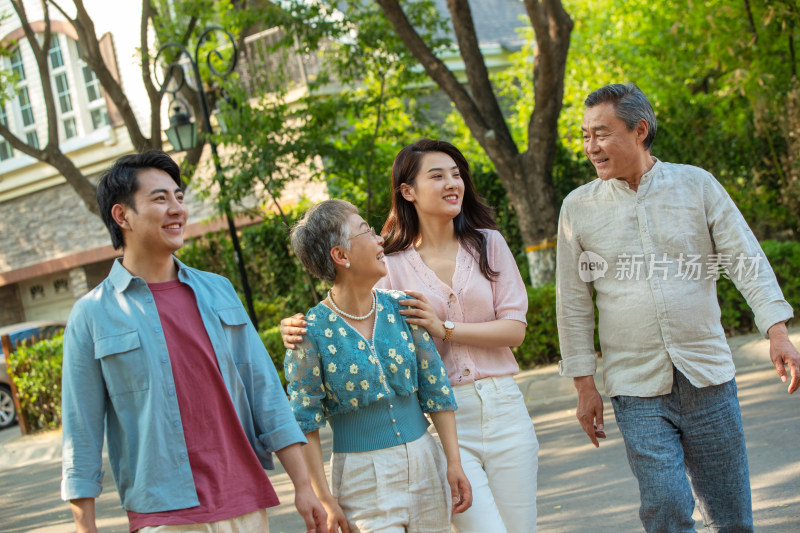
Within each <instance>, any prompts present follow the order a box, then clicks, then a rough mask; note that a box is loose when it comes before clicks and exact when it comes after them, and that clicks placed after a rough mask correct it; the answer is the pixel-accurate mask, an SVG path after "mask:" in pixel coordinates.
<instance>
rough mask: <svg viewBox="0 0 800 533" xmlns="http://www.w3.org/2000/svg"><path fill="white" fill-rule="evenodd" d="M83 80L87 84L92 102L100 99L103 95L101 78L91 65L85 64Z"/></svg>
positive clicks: (87, 95)
mask: <svg viewBox="0 0 800 533" xmlns="http://www.w3.org/2000/svg"><path fill="white" fill-rule="evenodd" d="M82 70H83V82H84V84H85V85H86V97H87V99H88V100H89V101H90V102H94V101H95V100H100V99H101V98H103V95H102V94H101V93H100V80H98V79H97V75H96V74H95V73H94V71H93V70H92V69H90V68H89V65H83V69H82Z"/></svg>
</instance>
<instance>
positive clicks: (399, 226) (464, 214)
mask: <svg viewBox="0 0 800 533" xmlns="http://www.w3.org/2000/svg"><path fill="white" fill-rule="evenodd" d="M429 152H441V153H444V154H447V155H449V156H450V157H451V158H453V161H455V163H456V166H457V167H458V171H459V173H460V174H461V180H462V181H463V182H464V198H463V200H462V202H461V212H460V213H459V214H458V215H456V217H455V218H454V219H453V228H454V229H455V233H456V237H457V238H458V240H459V242H460V243H461V244H462V245H464V246H465V247H466V248H467V250H468V251H469V253H470V254H472V256H473V257H475V258H476V259H477V260H478V265H479V266H480V269H481V274H483V276H484V277H485V278H486V279H488V280H489V281H493V280H494V279H495V278H496V277H497V275H498V272H496V271H494V270H492V267H491V266H490V265H489V258H488V253H487V251H486V236H485V235H484V234H483V233H482V232H480V231H478V230H480V229H494V230H496V229H498V228H497V224H496V223H495V221H494V210H493V209H492V208H491V207H489V206H488V205H486V204H485V203H483V200H482V199H481V197H480V196H478V193H477V192H476V191H475V185H474V184H473V183H472V175H471V174H470V173H469V163H467V160H466V158H465V157H464V155H463V154H462V153H461V152H460V151H459V149H458V148H456V147H455V146H453V145H452V144H450V143H449V142H446V141H434V140H431V139H422V140H419V141H417V142H415V143H414V144H409V145H408V146H406V147H405V148H403V149H402V150H400V153H398V154H397V157H395V159H394V164H393V165H392V210H391V211H390V212H389V217H388V218H387V219H386V223H385V224H384V225H383V229H382V230H381V235H383V238H384V239H385V241H386V243H385V244H384V246H383V248H384V252H385V253H387V254H392V253H395V252H401V251H403V250H406V249H407V248H408V247H409V246H412V245H413V244H414V241H415V240H416V239H417V237H418V236H419V218H417V210H416V209H415V208H414V204H413V203H411V202H409V201H408V200H406V199H405V198H403V194H402V192H401V190H400V186H401V185H402V184H404V183H407V184H408V185H410V186H412V187H413V186H414V180H415V179H416V177H417V173H418V172H419V168H420V161H421V160H422V156H423V155H425V154H426V153H429Z"/></svg>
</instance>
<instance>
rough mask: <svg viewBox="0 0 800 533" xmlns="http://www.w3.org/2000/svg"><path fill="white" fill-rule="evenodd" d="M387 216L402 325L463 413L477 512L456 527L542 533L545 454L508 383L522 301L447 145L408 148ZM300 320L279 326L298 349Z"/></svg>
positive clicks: (518, 281)
mask: <svg viewBox="0 0 800 533" xmlns="http://www.w3.org/2000/svg"><path fill="white" fill-rule="evenodd" d="M392 190H393V191H394V193H393V198H392V210H391V212H390V213H389V218H388V219H387V221H386V223H385V224H384V226H383V230H382V231H381V233H382V235H383V236H384V238H385V240H386V244H385V245H384V248H385V253H386V265H387V269H388V275H387V276H386V277H385V278H383V279H382V280H381V281H379V282H378V285H377V287H379V288H386V289H399V290H405V292H406V293H407V294H408V295H409V296H410V297H411V299H409V300H404V301H403V304H404V305H407V306H409V308H408V310H406V311H402V313H403V314H405V316H406V321H407V322H409V323H411V324H417V325H420V326H423V327H425V328H426V329H427V330H428V332H429V333H430V334H431V335H432V336H433V337H434V338H435V342H436V347H437V348H438V350H439V354H440V355H441V357H442V360H443V361H444V364H445V366H446V368H447V372H448V377H449V379H450V383H451V384H452V386H453V391H454V393H455V397H456V401H457V403H458V410H457V411H456V425H457V428H458V444H459V448H460V452H461V462H462V466H463V468H464V471H465V472H466V474H467V477H468V478H469V481H470V483H471V484H472V490H473V505H472V507H471V508H470V509H469V510H467V511H466V512H465V513H463V514H459V515H454V516H453V525H454V528H455V529H456V530H457V531H458V532H459V533H473V532H474V533H486V532H489V531H491V532H492V533H503V532H507V533H523V532H525V533H527V532H535V531H536V473H537V468H538V458H537V453H538V450H539V443H538V442H537V440H536V434H535V432H534V429H533V423H532V422H531V419H530V416H529V415H528V411H527V408H526V407H525V402H524V400H523V397H522V394H521V393H520V390H519V388H518V387H517V385H516V382H515V381H514V378H513V375H514V374H516V373H517V372H519V366H518V365H517V362H516V360H515V359H514V355H513V353H512V352H511V350H510V349H509V347H510V346H519V345H520V344H521V343H522V341H523V340H524V338H525V325H526V322H525V313H526V311H527V307H528V300H527V292H526V290H525V285H524V284H523V282H522V278H521V276H520V274H519V270H518V268H517V265H516V263H515V261H514V258H513V256H512V254H511V251H510V250H509V248H508V245H507V244H506V242H505V240H504V239H503V236H502V235H501V234H500V233H499V232H498V231H497V225H496V224H495V222H494V220H493V218H492V210H491V208H490V207H488V206H487V205H486V204H484V203H483V202H482V201H481V199H480V198H479V197H478V195H477V193H476V192H475V188H474V185H473V182H472V177H471V176H470V173H469V164H468V163H467V161H466V159H465V158H464V156H463V155H462V154H461V152H460V151H459V150H458V149H457V148H456V147H455V146H453V145H452V144H450V143H448V142H444V141H433V140H428V139H423V140H421V141H418V142H416V143H414V144H411V145H409V146H406V147H405V148H403V149H402V150H401V151H400V153H399V154H398V155H397V157H396V158H395V161H394V164H393V166H392ZM304 325H305V321H304V320H303V317H302V315H295V316H294V317H292V318H287V319H284V320H283V321H281V331H282V333H283V335H284V337H283V338H284V343H285V344H286V345H287V347H291V348H293V347H294V346H293V343H295V342H300V340H301V339H302V334H303V333H305V330H304V329H303V326H304Z"/></svg>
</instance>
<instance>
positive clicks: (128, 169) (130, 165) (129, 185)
mask: <svg viewBox="0 0 800 533" xmlns="http://www.w3.org/2000/svg"><path fill="white" fill-rule="evenodd" d="M146 168H154V169H156V170H163V171H164V172H166V173H167V174H169V177H170V178H172V181H174V182H175V184H176V185H177V186H178V187H181V188H182V187H183V183H181V169H180V167H179V166H178V164H177V163H176V162H175V161H173V160H172V158H171V157H170V156H168V155H167V154H166V153H164V152H162V151H161V150H148V151H147V152H143V153H141V154H131V155H126V156H123V157H120V158H119V159H117V160H116V161H114V164H113V165H112V166H111V168H109V169H108V170H106V171H105V172H103V176H102V177H101V178H100V183H98V184H97V207H99V208H100V216H101V217H102V218H103V222H104V223H105V225H106V227H107V228H108V232H109V233H110V234H111V244H112V245H113V246H114V249H115V250H117V249H119V248H121V247H122V246H123V245H124V244H125V242H124V241H123V239H122V230H121V229H120V227H119V225H118V224H117V222H116V221H115V220H114V217H112V216H111V208H112V207H114V204H122V205H126V206H128V207H130V208H132V209H133V210H134V211H136V206H135V205H133V195H134V194H135V193H136V191H137V190H139V180H138V174H139V171H140V170H143V169H146Z"/></svg>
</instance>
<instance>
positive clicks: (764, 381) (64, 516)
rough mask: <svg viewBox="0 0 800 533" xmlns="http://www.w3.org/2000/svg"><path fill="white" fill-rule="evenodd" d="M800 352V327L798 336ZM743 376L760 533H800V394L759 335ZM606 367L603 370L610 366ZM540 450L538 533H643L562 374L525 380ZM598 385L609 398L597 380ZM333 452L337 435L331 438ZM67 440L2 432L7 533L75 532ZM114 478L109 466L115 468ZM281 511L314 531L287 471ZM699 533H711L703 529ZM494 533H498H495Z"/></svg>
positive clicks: (1, 510)
mask: <svg viewBox="0 0 800 533" xmlns="http://www.w3.org/2000/svg"><path fill="white" fill-rule="evenodd" d="M790 334H791V339H792V341H793V342H794V344H795V346H800V328H792V329H791V330H790ZM729 344H730V345H731V348H732V349H733V352H734V361H735V363H736V367H737V378H736V379H737V384H738V387H739V401H740V403H741V406H742V416H743V419H744V429H745V437H746V439H747V450H748V458H749V461H750V473H751V485H752V493H753V509H754V515H755V522H756V531H761V532H765V533H767V532H768V533H797V532H798V531H800V449H799V448H798V441H799V440H800V403H799V402H800V396H799V395H800V392H799V393H795V394H794V395H793V396H789V395H788V394H787V393H786V385H784V384H782V383H781V382H780V381H779V380H778V378H777V376H776V374H775V370H774V368H773V367H772V365H771V363H770V362H769V355H768V343H767V341H765V340H764V339H761V338H760V336H758V335H747V336H741V337H734V338H732V339H729ZM601 368H602V367H601ZM517 382H518V383H519V385H520V389H521V390H522V392H523V394H524V396H525V400H526V403H527V405H528V409H529V412H530V413H531V418H532V419H533V422H534V426H535V427H536V432H537V435H538V438H539V442H540V454H539V490H538V494H537V497H538V509H539V520H538V531H539V532H540V533H556V532H559V533H560V532H565V533H573V532H591V533H618V532H627V531H642V528H641V525H640V523H639V520H638V516H637V510H638V502H639V495H638V490H637V486H636V482H635V480H634V479H633V476H632V475H631V473H630V470H629V468H628V464H627V462H626V460H625V449H624V446H623V444H622V439H621V437H620V435H619V433H618V431H617V428H616V424H615V423H614V417H613V413H612V409H611V405H610V404H609V403H608V402H606V405H605V409H606V418H605V422H606V433H607V435H608V439H607V440H606V441H603V442H602V443H601V445H600V448H599V449H595V448H594V447H593V446H592V445H591V444H590V443H589V441H588V439H587V438H586V436H585V435H584V434H583V432H582V430H581V428H580V426H579V425H578V423H577V421H576V419H575V392H574V389H573V387H572V383H571V380H568V379H564V378H561V377H559V376H558V372H557V370H556V367H555V365H550V366H546V367H542V368H537V369H534V370H528V371H525V372H522V373H520V374H519V376H517ZM598 384H599V385H598V386H599V388H600V390H602V386H601V382H600V380H599V376H598ZM322 437H323V447H324V450H325V454H326V456H327V455H329V453H330V433H329V432H328V431H323V433H322ZM60 458H61V434H60V432H58V431H54V432H47V433H43V434H38V435H32V436H21V435H20V431H19V428H18V427H17V426H14V427H12V428H9V429H6V430H3V431H0V531H2V532H8V533H12V532H30V533H60V532H66V531H74V527H73V526H72V516H71V513H70V511H69V507H68V505H67V504H66V503H64V502H62V501H61V500H60V499H59V483H60V477H61V465H60ZM106 471H107V472H108V466H107V463H106ZM270 479H271V480H272V482H273V484H274V486H275V489H276V491H277V492H278V495H279V497H280V500H281V502H282V504H281V505H280V506H279V507H276V508H273V509H270V511H269V515H270V530H271V531H272V532H273V533H298V532H302V531H305V528H304V525H303V522H302V520H301V519H300V517H299V516H298V515H297V513H296V512H295V511H294V507H293V505H292V487H291V483H290V481H289V479H288V476H287V475H286V474H285V472H283V470H282V469H281V468H280V465H278V469H277V470H276V471H274V472H270ZM97 515H98V526H99V529H100V531H103V532H110V533H117V532H119V533H124V532H126V531H127V518H126V516H125V513H124V512H123V511H122V509H121V508H120V505H119V498H118V496H117V493H116V490H115V488H114V484H113V480H112V479H111V475H110V474H109V475H107V476H106V478H105V481H104V490H103V494H102V495H101V496H100V498H98V500H97ZM695 518H696V519H697V520H698V528H697V529H698V531H702V530H703V528H702V520H701V518H700V516H699V513H695ZM486 533H493V532H486Z"/></svg>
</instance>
